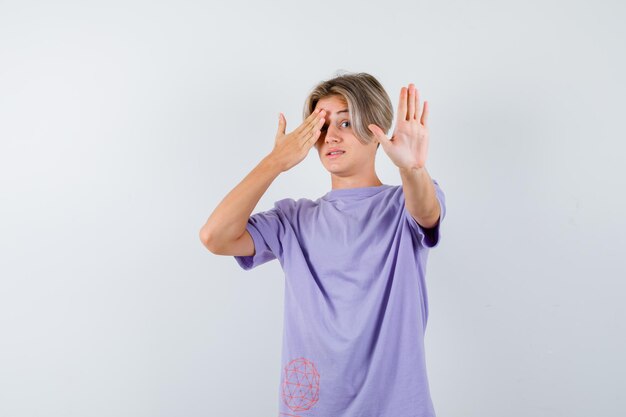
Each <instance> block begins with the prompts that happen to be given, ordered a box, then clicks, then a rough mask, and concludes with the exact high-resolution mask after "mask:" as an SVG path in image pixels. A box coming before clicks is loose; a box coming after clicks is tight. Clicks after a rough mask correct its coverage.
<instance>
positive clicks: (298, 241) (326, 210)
mask: <svg viewBox="0 0 626 417" xmlns="http://www.w3.org/2000/svg"><path fill="white" fill-rule="evenodd" d="M433 184H434V185H435V190H436V195H437V200H438V201H439V204H440V207H441V215H440V219H439V222H438V223H437V225H436V226H435V227H433V228H431V229H424V228H422V227H421V226H420V225H419V224H418V223H417V222H416V221H415V219H413V217H412V216H411V214H410V213H409V212H408V210H406V207H405V204H404V193H403V190H402V186H401V185H387V184H384V185H380V186H374V187H360V188H350V189H337V190H331V191H329V192H328V193H326V194H325V195H324V196H322V197H320V198H318V199H317V200H315V201H312V200H309V199H305V198H301V199H298V200H297V201H295V200H293V199H291V198H285V199H282V200H278V201H276V202H275V203H274V208H272V209H271V210H267V211H264V212H258V213H255V214H253V215H252V216H250V219H249V220H248V223H247V225H246V229H247V230H248V232H249V233H250V235H251V236H252V239H253V240H254V246H255V254H254V255H252V256H235V259H236V261H237V263H238V264H239V265H240V266H241V267H242V268H243V269H245V270H248V269H251V268H255V267H257V266H258V265H261V264H263V263H266V262H268V261H271V260H273V259H278V261H279V262H280V264H281V266H282V268H283V270H284V272H285V306H284V323H283V332H284V333H283V347H282V371H281V377H280V384H279V417H288V416H301V417H433V416H435V411H434V408H433V404H432V401H431V397H430V390H429V386H428V378H427V372H426V363H425V355H424V332H425V330H426V322H427V320H428V299H427V292H426V282H425V273H426V261H427V257H428V250H429V248H432V247H435V246H437V244H438V242H439V235H440V225H441V221H442V220H443V218H444V217H445V212H446V207H445V196H444V193H443V191H442V190H441V188H440V187H439V184H438V183H437V181H435V180H433Z"/></svg>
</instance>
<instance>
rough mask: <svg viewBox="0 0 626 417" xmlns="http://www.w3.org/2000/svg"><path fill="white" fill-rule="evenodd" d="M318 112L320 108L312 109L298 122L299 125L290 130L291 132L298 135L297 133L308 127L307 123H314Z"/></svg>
mask: <svg viewBox="0 0 626 417" xmlns="http://www.w3.org/2000/svg"><path fill="white" fill-rule="evenodd" d="M319 112H320V109H317V110H313V111H312V112H311V114H309V116H308V117H307V118H306V119H304V120H303V121H302V123H300V126H298V127H297V128H296V129H295V130H294V131H293V132H291V133H295V134H297V135H298V134H301V133H302V132H303V131H305V130H306V129H307V128H308V127H309V125H310V124H311V123H315V119H317V118H318V117H319Z"/></svg>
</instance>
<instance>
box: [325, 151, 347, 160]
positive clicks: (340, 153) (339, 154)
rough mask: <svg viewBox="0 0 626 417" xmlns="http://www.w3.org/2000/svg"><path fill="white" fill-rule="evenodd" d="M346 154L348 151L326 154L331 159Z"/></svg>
mask: <svg viewBox="0 0 626 417" xmlns="http://www.w3.org/2000/svg"><path fill="white" fill-rule="evenodd" d="M344 153H346V151H333V152H329V153H327V154H326V157H327V158H329V159H335V158H339V157H340V156H341V155H343V154H344Z"/></svg>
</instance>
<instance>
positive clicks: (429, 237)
mask: <svg viewBox="0 0 626 417" xmlns="http://www.w3.org/2000/svg"><path fill="white" fill-rule="evenodd" d="M433 184H434V186H435V196H436V197H437V201H438V202H439V207H440V209H441V213H440V215H439V220H438V221H437V224H436V225H435V226H433V227H431V228H429V229H426V228H424V227H422V226H421V225H420V224H419V223H418V222H417V221H416V220H415V219H414V218H413V216H411V213H409V211H408V210H407V209H406V205H405V200H404V193H402V211H403V212H404V217H405V219H406V220H407V222H408V223H409V227H410V228H411V230H412V231H413V232H415V234H416V237H417V239H418V241H419V242H420V244H421V245H422V246H424V247H427V248H434V247H436V246H437V245H438V244H439V240H440V234H441V223H442V221H443V219H444V218H445V216H446V196H445V194H444V192H443V191H442V190H441V187H440V186H439V183H438V182H437V181H436V180H434V179H433Z"/></svg>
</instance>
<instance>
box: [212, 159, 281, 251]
mask: <svg viewBox="0 0 626 417" xmlns="http://www.w3.org/2000/svg"><path fill="white" fill-rule="evenodd" d="M280 173H281V171H280V169H279V168H278V167H277V165H276V164H275V163H273V162H272V159H271V157H270V156H269V155H268V156H266V157H265V158H263V159H262V160H261V162H259V163H258V164H257V166H256V167H254V168H253V169H252V171H250V173H249V174H248V175H246V177H245V178H244V179H243V180H241V182H240V183H239V184H237V186H235V188H233V189H232V190H231V191H230V192H229V193H228V194H226V196H225V197H224V198H223V199H222V201H221V202H220V203H219V205H218V206H217V207H216V208H215V210H214V211H213V213H211V215H210V216H209V219H208V220H207V221H206V223H205V224H204V226H203V227H202V228H201V229H200V240H201V241H202V242H203V243H204V244H205V246H206V245H208V242H209V241H211V242H213V243H216V242H217V244H219V242H231V241H233V240H236V239H238V238H239V237H240V236H241V235H242V234H243V233H244V232H245V230H246V224H247V222H248V218H249V217H250V215H251V214H252V211H253V210H254V208H255V207H256V205H257V203H258V202H259V200H260V199H261V197H262V196H263V194H265V192H266V191H267V189H268V188H269V186H270V185H271V184H272V182H273V181H274V180H275V179H276V177H278V175H279V174H280Z"/></svg>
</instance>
